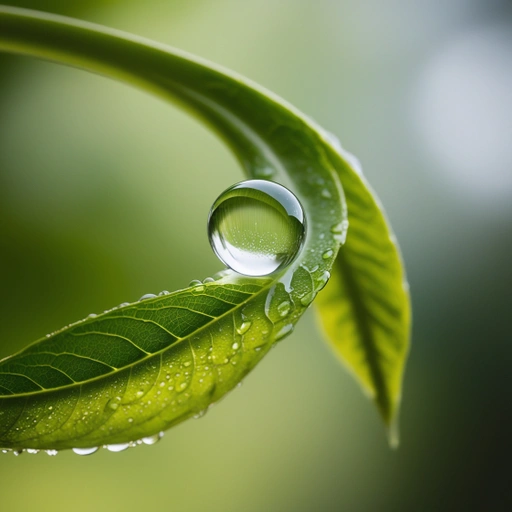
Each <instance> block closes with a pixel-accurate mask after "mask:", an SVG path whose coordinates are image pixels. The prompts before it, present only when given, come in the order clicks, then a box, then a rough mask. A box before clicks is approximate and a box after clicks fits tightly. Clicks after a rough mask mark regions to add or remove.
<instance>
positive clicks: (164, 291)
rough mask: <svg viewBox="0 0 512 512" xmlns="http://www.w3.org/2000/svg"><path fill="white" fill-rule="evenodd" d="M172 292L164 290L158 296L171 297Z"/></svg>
mask: <svg viewBox="0 0 512 512" xmlns="http://www.w3.org/2000/svg"><path fill="white" fill-rule="evenodd" d="M170 294H171V292H168V291H167V290H162V291H161V292H160V293H159V294H158V295H159V296H160V297H161V296H162V295H170Z"/></svg>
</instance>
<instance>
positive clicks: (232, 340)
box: [0, 8, 407, 449]
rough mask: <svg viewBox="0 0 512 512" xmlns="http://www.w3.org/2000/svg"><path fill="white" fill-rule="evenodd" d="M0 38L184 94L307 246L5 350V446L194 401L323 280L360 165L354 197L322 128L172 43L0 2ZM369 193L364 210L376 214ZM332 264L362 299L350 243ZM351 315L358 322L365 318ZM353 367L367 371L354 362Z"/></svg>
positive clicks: (90, 442) (172, 410) (88, 433)
mask: <svg viewBox="0 0 512 512" xmlns="http://www.w3.org/2000/svg"><path fill="white" fill-rule="evenodd" d="M0 50H5V51H10V52H15V53H21V54H27V55H32V56H37V57H41V58H44V59H48V60H54V61H57V62H59V63H63V64H68V65H71V66H75V67H79V68H83V69H87V70H89V71H93V72H96V73H101V74H104V75H107V76H109V77H112V78H117V79H120V80H123V81H126V82H129V83H132V84H134V85H137V86H138V87H141V88H143V89H145V90H148V91H150V92H153V93H155V94H158V95H159V96H161V97H163V98H165V99H177V100H179V101H180V102H182V103H184V104H185V105H186V106H187V107H188V108H191V109H192V110H193V111H194V112H196V113H197V114H199V115H200V116H201V117H202V118H203V119H205V120H206V121H208V122H209V123H210V124H211V125H212V126H213V127H214V128H215V129H216V130H217V131H218V132H219V133H220V134H221V135H222V136H223V137H224V138H225V139H226V141H227V142H228V144H229V145H230V146H231V147H232V149H233V150H234V152H235V153H236V154H237V156H238V157H239V159H240V161H241V163H242V165H243V167H244V168H245V170H246V172H247V173H248V174H249V175H250V176H253V177H257V178H263V179H272V180H274V181H277V182H281V183H282V184H284V185H285V186H287V187H288V188H290V189H291V190H292V191H293V192H294V193H295V194H296V195H297V197H298V198H299V199H300V201H301V203H302V205H303V206H304V209H305V213H306V217H307V220H308V227H309V228H308V232H307V235H306V241H305V244H304V248H303V250H302V252H301V253H300V254H299V255H298V257H297V258H296V260H295V261H294V262H293V263H292V264H291V265H290V266H289V267H288V268H287V269H285V270H283V271H282V272H280V273H276V274H273V275H271V276H268V277H267V278H251V279H248V278H243V277H241V276H238V275H236V274H234V273H232V272H225V273H224V274H223V275H222V276H221V277H220V278H219V279H218V280H216V281H213V282H208V283H204V284H197V285H195V286H192V287H189V288H187V289H186V290H182V291H179V292H175V293H173V294H170V295H164V296H161V297H155V298H149V299H146V300H143V301H141V302H139V303H136V304H130V305H127V306H123V307H119V308H114V309H113V310H111V311H108V312H105V313H104V314H101V315H98V316H97V317H93V318H88V319H85V320H84V321H82V322H78V323H76V324H73V325H71V326H68V327H66V328H64V329H62V330H61V331H58V332H56V333H53V334H51V335H49V336H48V337H46V338H43V339H42V340H40V341H38V342H36V343H35V344H33V345H31V346H30V347H28V348H27V349H25V350H23V351H22V352H20V353H18V354H16V355H14V356H11V357H9V358H6V359H4V360H3V361H1V362H0V446H3V447H10V448H16V449H19V448H32V449H41V448H43V449H63V448H71V447H90V446H97V445H100V444H121V443H127V442H130V441H134V440H135V439H138V438H141V437H145V436H149V435H153V434H156V433H157V432H159V431H161V430H164V429H166V428H169V427H170V426H172V425H174V424H176V423H178V422H180V421H182V420H184V419H186V418H188V417H190V416H191V415H194V414H199V413H200V412H201V411H202V410H204V409H205V408H206V407H207V406H208V405H209V404H210V403H212V402H214V401H215V400H217V399H219V398H220V397H221V396H222V395H224V394H225V393H226V392H227V391H229V390H230V389H232V388H233V387H234V386H236V384H237V383H238V382H239V381H240V379H241V378H242V377H243V376H244V375H245V374H246V373H247V372H248V371H250V370H251V369H252V367H253V366H254V365H255V364H256V363H257V362H258V361H259V359H261V357H262V356H263V354H265V353H266V351H267V350H268V348H269V347H270V346H271V345H272V344H273V343H275V342H276V341H278V340H279V339H281V338H283V337H284V336H286V335H287V334H289V333H290V332H291V331H292V329H293V326H294V324H295V323H296V322H297V320H298V318H299V317H300V316H301V314H302V313H303V312H304V311H305V309H306V308H307V307H308V306H309V304H310V303H311V302H312V300H313V299H314V298H315V295H316V294H317V292H318V291H319V290H320V289H322V288H323V286H324V285H325V284H326V282H327V280H328V278H329V271H330V270H331V267H332V265H333V263H334V259H335V257H336V254H337V253H338V249H339V247H340V244H341V242H342V241H343V238H344V230H345V228H346V207H345V202H344V196H343V190H342V188H341V184H340V180H339V177H340V175H339V174H338V173H339V172H340V169H343V172H341V177H342V179H343V180H345V179H347V180H348V181H350V178H351V177H352V178H355V179H352V181H353V183H352V185H351V188H350V193H351V195H352V196H353V197H352V198H351V201H352V202H353V203H354V204H357V201H359V200H361V199H365V198H366V197H367V196H368V194H369V193H368V192H367V189H366V186H365V183H364V182H363V181H361V180H360V179H358V178H357V173H356V171H355V170H354V169H352V168H351V167H350V165H349V164H348V162H347V161H346V160H345V159H344V157H343V156H342V155H341V154H340V153H339V152H338V151H335V150H334V149H333V146H332V144H331V143H330V142H329V141H327V140H326V139H325V137H324V134H323V132H322V130H321V129H320V128H319V127H317V126H316V125H315V124H314V123H313V122H311V121H310V120H309V119H307V118H306V117H305V116H303V115H302V114H300V113H299V112H297V111H296V110H295V109H293V108H292V107H291V106H290V105H287V104H286V103H285V102H283V101H282V100H279V99H278V98H275V97H274V96H273V95H271V94H270V93H268V92H267V91H264V90H262V89H260V88H259V87H258V86H256V85H254V84H251V83H249V82H248V81H246V80H243V79H242V78H240V77H238V76H236V75H233V74H230V73H228V72H226V71H223V70H220V69H219V68H217V67H215V66H213V65H211V64H207V63H205V62H203V61H201V60H199V59H197V58H193V57H191V56H188V55H186V54H184V53H182V52H179V51H177V50H172V49H169V48H167V47H163V46H160V45H156V44H155V43H152V42H149V41H144V40H142V39H138V38H135V37H133V36H129V35H126V34H122V33H119V32H115V31H111V30H108V29H105V28H103V27H98V26H95V25H91V24H87V23H82V22H77V21H74V20H69V19H67V18H62V17H58V16H52V15H45V14H42V13H35V12H32V11H26V10H21V9H12V8H0ZM369 197H370V200H369V201H368V204H367V208H368V212H366V214H367V215H369V216H372V217H376V216H379V215H380V212H379V210H378V206H377V205H376V204H375V202H374V201H373V199H371V195H370V196H369ZM374 231H375V232H373V231H372V233H371V239H368V241H369V243H368V244H367V246H366V249H365V250H366V251H367V252H368V248H369V247H370V248H371V247H372V246H373V247H375V248H378V247H379V246H380V245H381V244H382V243H384V244H385V243H386V240H387V236H388V235H387V231H386V229H385V226H383V227H382V226H381V227H380V228H379V227H377V228H376V230H374ZM367 233H368V228H367V226H364V225H358V224H357V223H356V225H355V227H352V228H351V233H350V236H351V238H353V239H354V240H365V239H367ZM354 247H355V248H357V247H356V246H354ZM395 256H396V254H395ZM396 261H398V260H396ZM396 261H394V262H393V264H395V263H396ZM340 269H342V273H343V272H344V273H345V275H348V276H352V277H353V276H355V275H356V274H357V275H358V276H359V277H358V279H357V283H358V286H355V287H354V288H353V292H351V293H352V295H351V296H350V297H349V299H348V300H349V301H350V304H352V305H354V304H356V303H357V301H362V300H363V299H364V300H366V295H365V294H366V293H367V288H364V287H361V286H360V283H361V282H362V281H361V279H362V277H361V276H362V275H363V274H364V271H363V272H362V273H361V272H360V271H359V269H358V267H357V265H354V261H353V259H351V258H348V257H347V258H343V260H339V261H337V263H336V269H335V272H336V273H338V272H340ZM381 273H382V274H385V273H386V269H385V268H383V269H382V271H381ZM379 275H380V274H379ZM354 279H355V278H354ZM363 295H364V297H363ZM334 299H335V300H337V301H341V300H343V299H342V298H340V297H339V296H336V297H334ZM385 303H386V304H387V303H388V302H386V301H385ZM324 305H325V304H324ZM401 305H402V306H403V307H407V304H405V305H404V304H401ZM322 309H325V308H324V306H322ZM356 309H357V310H360V309H361V308H356ZM338 316H339V311H338ZM341 318H342V317H341ZM356 328H357V329H363V330H364V325H363V323H359V324H358V325H357V326H356ZM328 330H330V328H328ZM331 334H332V333H331ZM361 339H362V338H361ZM390 339H391V338H390ZM356 372H357V373H358V374H361V375H362V376H363V379H364V372H363V369H362V368H357V367H356ZM384 378H387V376H384Z"/></svg>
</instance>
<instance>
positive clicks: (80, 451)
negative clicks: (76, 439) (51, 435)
mask: <svg viewBox="0 0 512 512" xmlns="http://www.w3.org/2000/svg"><path fill="white" fill-rule="evenodd" d="M73 451H74V452H75V453H76V454H77V455H91V454H93V453H95V452H97V451H98V447H97V446H94V447H92V448H73Z"/></svg>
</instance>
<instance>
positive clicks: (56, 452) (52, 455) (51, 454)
mask: <svg viewBox="0 0 512 512" xmlns="http://www.w3.org/2000/svg"><path fill="white" fill-rule="evenodd" d="M46 453H47V454H48V455H49V456H50V457H55V455H57V454H58V453H59V452H58V450H46Z"/></svg>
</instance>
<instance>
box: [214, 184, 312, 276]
mask: <svg viewBox="0 0 512 512" xmlns="http://www.w3.org/2000/svg"><path fill="white" fill-rule="evenodd" d="M305 232H306V221H305V217H304V212H303V210H302V206H301V205H300V203H299V200H298V199H297V198H296V197H295V196H294V195H293V194H292V193H291V192H290V191H289V190H288V189H286V188H285V187H283V186H281V185H279V184H277V183H274V182H272V181H265V180H249V181H243V182H241V183H238V184H236V185H233V186H232V187H230V188H228V189H227V190H226V191H225V192H223V193H222V194H221V195H220V196H219V197H218V198H217V200H216V201H215V203H214V204H213V206H212V209H211V211H210V215H209V217H208V236H209V238H210V244H211V246H212V248H213V250H214V252H215V254H217V256H218V257H219V258H220V259H221V260H222V261H223V262H224V263H225V264H226V265H227V266H228V267H230V268H232V269H233V270H235V271H236V272H238V273H240V274H244V275H248V276H264V275H267V274H271V273H272V272H275V271H276V270H278V269H279V268H282V267H284V266H286V265H288V264H289V263H291V261H292V260H293V259H294V258H295V256H296V255H297V253H298V252H299V250H300V248H301V247H302V244H303V241H304V235H305Z"/></svg>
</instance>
